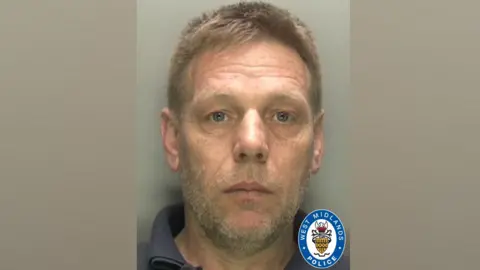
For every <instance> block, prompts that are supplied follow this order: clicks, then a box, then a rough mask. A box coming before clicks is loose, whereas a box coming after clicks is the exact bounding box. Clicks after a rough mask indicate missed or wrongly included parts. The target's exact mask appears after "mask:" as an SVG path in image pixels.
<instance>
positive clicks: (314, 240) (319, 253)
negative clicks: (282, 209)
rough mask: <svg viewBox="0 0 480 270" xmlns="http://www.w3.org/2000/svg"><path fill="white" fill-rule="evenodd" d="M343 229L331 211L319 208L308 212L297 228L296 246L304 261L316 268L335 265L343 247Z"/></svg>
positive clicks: (344, 238)
mask: <svg viewBox="0 0 480 270" xmlns="http://www.w3.org/2000/svg"><path fill="white" fill-rule="evenodd" d="M345 241H346V235H345V229H344V227H343V223H342V221H341V220H340V219H339V218H338V217H337V215H335V214H334V213H333V212H332V211H329V210H325V209H320V210H315V211H313V212H311V213H310V214H308V215H307V216H306V217H305V219H304V220H303V222H302V224H300V228H299V230H298V247H299V249H300V253H301V254H302V256H303V258H304V259H305V261H306V262H307V263H308V264H310V265H311V266H313V267H315V268H318V269H326V268H329V267H332V266H333V265H335V264H336V263H337V262H338V261H339V260H340V258H341V257H342V255H343V251H344V249H345Z"/></svg>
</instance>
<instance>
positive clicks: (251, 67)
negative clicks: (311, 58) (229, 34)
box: [190, 41, 309, 99]
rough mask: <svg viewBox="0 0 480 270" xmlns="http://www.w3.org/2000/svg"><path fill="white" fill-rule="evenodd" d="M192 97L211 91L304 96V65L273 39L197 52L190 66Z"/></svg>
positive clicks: (288, 49)
mask: <svg viewBox="0 0 480 270" xmlns="http://www.w3.org/2000/svg"><path fill="white" fill-rule="evenodd" d="M190 74H191V79H192V83H193V90H194V99H196V98H198V97H204V96H211V95H212V93H211V92H213V93H217V92H221V93H222V94H229V95H240V96H243V97H249V96H251V97H253V96H255V97H257V98H258V97H261V96H264V95H265V96H268V95H271V94H274V95H278V94H281V95H284V96H288V95H292V96H296V97H297V98H298V97H299V96H301V97H303V98H307V96H308V91H309V90H308V89H309V72H308V68H307V67H306V65H305V64H304V62H303V61H302V59H301V58H300V57H299V55H298V54H297V53H296V52H295V50H293V49H291V48H289V47H287V46H284V45H282V44H279V43H276V42H268V41H262V42H256V43H249V44H243V45H240V46H236V47H230V48H227V49H224V50H222V51H220V52H215V51H208V52H205V53H203V54H201V55H200V56H199V57H198V58H197V59H196V60H195V61H194V62H193V63H192V67H191V73H190Z"/></svg>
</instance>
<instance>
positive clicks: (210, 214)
mask: <svg viewBox="0 0 480 270" xmlns="http://www.w3.org/2000/svg"><path fill="white" fill-rule="evenodd" d="M182 152H183V154H181V157H182V163H183V166H181V168H180V178H181V183H182V192H183V198H184V202H185V204H186V207H188V208H189V209H190V210H191V212H192V214H193V217H194V218H195V220H196V221H197V223H198V224H199V226H200V228H201V229H202V230H203V232H204V233H205V236H206V237H207V238H208V239H210V241H211V242H212V243H213V244H214V245H215V246H216V247H217V248H219V249H222V250H225V251H227V252H231V254H236V255H237V256H244V257H248V256H251V255H253V254H256V253H258V252H259V251H262V250H264V249H266V248H268V247H269V246H271V245H272V244H273V243H274V242H275V241H276V240H277V239H278V238H279V237H280V236H281V235H282V234H284V233H292V234H293V232H286V231H285V229H286V228H289V227H290V225H291V224H292V222H293V219H294V217H295V214H296V213H297V211H298V209H299V207H300V205H301V203H302V201H303V198H304V194H305V190H306V188H307V185H308V182H309V181H308V180H309V179H310V172H309V169H308V168H302V169H300V170H299V174H298V175H296V178H297V179H295V181H296V183H298V185H297V186H296V188H295V189H294V190H291V191H289V192H288V193H287V194H289V198H286V199H285V200H284V201H282V202H279V203H280V204H282V205H281V210H280V211H279V212H278V213H277V212H272V213H271V214H272V215H271V216H270V217H268V218H265V219H264V220H263V221H262V223H261V226H258V227H256V228H252V229H240V228H237V227H235V225H234V224H233V225H232V224H230V223H228V222H227V221H226V220H225V217H226V215H227V214H228V213H224V212H222V208H220V207H218V203H217V201H216V200H215V198H212V197H211V196H209V195H210V194H212V193H210V192H209V191H211V190H219V188H218V187H219V186H229V185H233V184H236V183H239V182H241V181H244V180H247V179H249V180H251V179H254V180H255V181H256V182H257V183H259V184H262V185H265V186H267V187H269V188H272V189H273V190H275V188H277V190H281V189H278V188H279V187H278V186H276V185H279V184H278V183H284V182H285V181H284V180H290V181H291V179H276V180H273V179H271V178H269V177H268V173H267V171H266V169H265V168H262V167H261V166H262V165H256V164H253V163H251V164H248V165H247V164H245V165H238V167H236V168H235V169H234V170H233V171H231V172H228V173H225V172H221V173H218V174H216V175H215V176H213V178H215V179H214V180H212V181H209V180H208V179H205V177H206V176H205V169H204V167H203V166H201V165H200V164H201V162H199V161H198V160H196V159H195V158H194V156H192V155H189V153H188V152H187V151H182ZM241 207H242V208H243V209H244V210H251V211H255V210H256V207H257V205H256V204H254V203H244V204H242V205H241Z"/></svg>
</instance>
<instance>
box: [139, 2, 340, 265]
mask: <svg viewBox="0 0 480 270" xmlns="http://www.w3.org/2000/svg"><path fill="white" fill-rule="evenodd" d="M319 70H320V68H319V63H318V56H317V54H316V47H315V44H314V41H313V38H312V36H311V34H310V32H309V30H308V29H307V28H306V26H305V25H304V24H303V23H302V22H301V21H299V20H298V19H296V18H294V17H293V16H292V15H290V14H289V13H288V12H287V11H285V10H282V9H279V8H277V7H275V6H273V5H271V4H266V3H260V2H243V3H239V4H234V5H227V6H223V7H221V8H219V9H217V10H215V11H213V12H211V13H208V14H203V15H202V16H200V17H198V18H196V19H194V20H192V21H191V22H190V24H189V25H188V26H187V28H186V29H185V31H184V32H183V33H182V38H181V41H180V43H179V45H178V47H177V49H176V52H175V54H174V55H173V58H172V61H171V69H170V75H169V85H168V108H166V109H164V110H163V111H162V114H161V117H162V123H161V132H162V138H163V146H164V148H165V152H166V159H167V161H168V164H169V166H170V168H171V169H172V170H174V171H177V172H179V174H180V179H181V186H182V192H183V199H184V200H183V201H184V204H181V205H174V206H170V207H167V208H165V209H163V210H162V211H161V212H160V213H159V214H158V216H157V217H156V219H155V222H154V225H153V231H152V236H151V240H150V242H149V243H148V244H140V245H139V249H138V270H147V269H204V270H224V269H225V270H226V269H228V270H237V269H238V270H243V269H259V270H260V269H265V270H267V269H268V270H274V269H288V270H302V269H313V267H312V266H309V265H308V264H307V263H306V262H305V260H304V259H303V258H302V256H301V255H300V253H299V251H298V244H297V243H296V239H297V233H298V226H299V224H300V222H302V220H303V218H304V217H305V213H303V212H302V211H300V210H299V207H300V205H301V203H302V200H303V197H304V192H305V190H306V186H307V183H308V180H309V179H310V176H311V174H314V173H316V172H317V171H318V169H319V167H320V163H321V159H322V154H323V133H322V119H323V110H322V109H321V102H320V99H321V89H320V71H319ZM331 269H348V259H347V258H346V256H343V257H342V258H341V260H340V261H339V262H338V263H336V264H335V265H334V266H333V267H332V268H331Z"/></svg>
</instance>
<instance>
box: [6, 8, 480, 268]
mask: <svg viewBox="0 0 480 270" xmlns="http://www.w3.org/2000/svg"><path fill="white" fill-rule="evenodd" d="M301 3H302V4H303V1H302V2H301ZM135 6H136V3H135V2H134V1H131V0H112V1H96V0H77V1H64V0H49V1H33V0H17V1H1V2H0V37H1V39H0V269H1V270H4V269H5V270H24V269H37V270H52V269H54V270H57V269H69V270H77V269H78V270H84V269H89V270H105V269H115V270H132V269H135V264H136V263H135V246H136V236H137V235H136V234H137V230H136V228H135V227H136V226H135V225H136V216H137V215H136V204H135V197H136V194H137V193H136V192H137V189H136V187H135V173H134V172H135V170H134V169H135V152H136V148H135V140H134V132H135V126H134V124H135V123H136V120H135V109H136V104H135V97H136V85H135V81H136V67H135V65H136V52H135V51H136V33H135V32H136V18H135V16H136V10H135V9H136V7H135ZM479 7H480V3H478V2H476V1H438V0H424V1H416V0H405V1H378V0H377V1H375V0H362V1H352V3H351V25H352V28H351V78H352V89H353V90H352V91H351V95H350V98H351V102H352V103H351V104H352V106H351V109H350V111H349V117H348V118H349V119H351V120H350V127H351V129H350V130H351V133H349V134H348V140H347V142H348V147H347V149H348V151H349V153H348V154H349V155H350V157H349V158H350V160H351V166H346V167H345V168H346V169H345V170H346V172H347V173H348V174H349V175H351V176H352V177H351V178H349V179H348V181H349V183H348V184H349V186H350V188H349V190H350V197H349V198H350V200H351V206H352V207H351V215H350V216H351V218H350V219H351V225H352V226H351V227H352V237H351V238H352V239H353V241H352V243H351V244H352V246H351V249H352V250H353V252H352V253H351V260H352V265H353V267H354V269H360V270H371V269H374V270H375V269H391V270H396V269H399V270H400V269H421V270H424V269H478V254H479V248H478V243H479V242H480V239H479V237H478V233H477V228H479V227H480V218H479V211H478V205H480V199H479V196H478V191H479V184H478V179H480V175H479V169H478V168H479V166H478V161H479V158H478V156H479V154H480V145H479V143H478V138H479V137H480V128H479V125H478V116H479V115H480V107H479V106H478V104H479V100H480V93H479V91H478V89H479V88H480V76H479V75H478V70H479V63H480V59H479V58H480V55H479V53H478V48H480V35H479V27H478V25H480V22H479V17H478V10H479ZM175 12H178V13H181V11H175ZM166 23H168V21H166ZM452 224H454V225H452ZM455 226H456V227H455ZM452 227H453V228H454V229H451V228H452ZM446 236H448V237H446ZM450 237H451V238H450Z"/></svg>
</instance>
